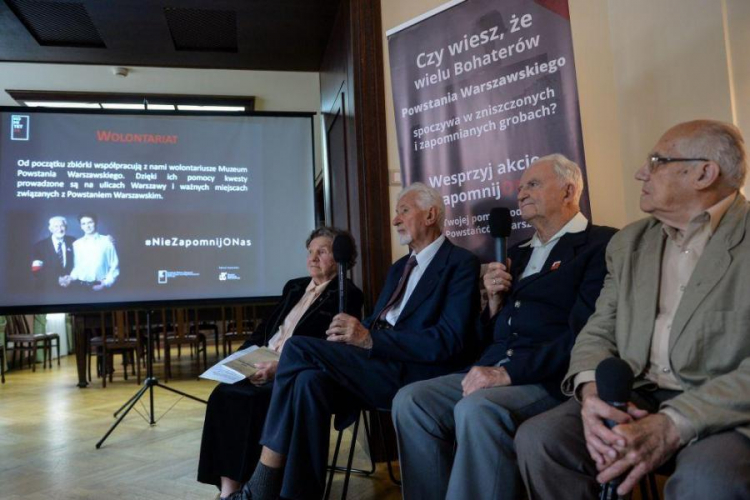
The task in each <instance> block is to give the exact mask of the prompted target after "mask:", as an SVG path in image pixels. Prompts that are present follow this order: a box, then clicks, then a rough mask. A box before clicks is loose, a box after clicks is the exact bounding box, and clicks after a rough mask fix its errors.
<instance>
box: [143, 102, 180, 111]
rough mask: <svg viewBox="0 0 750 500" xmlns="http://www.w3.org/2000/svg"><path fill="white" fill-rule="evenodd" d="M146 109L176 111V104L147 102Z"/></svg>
mask: <svg viewBox="0 0 750 500" xmlns="http://www.w3.org/2000/svg"><path fill="white" fill-rule="evenodd" d="M146 109H148V110H151V111H174V104H151V103H148V104H146Z"/></svg>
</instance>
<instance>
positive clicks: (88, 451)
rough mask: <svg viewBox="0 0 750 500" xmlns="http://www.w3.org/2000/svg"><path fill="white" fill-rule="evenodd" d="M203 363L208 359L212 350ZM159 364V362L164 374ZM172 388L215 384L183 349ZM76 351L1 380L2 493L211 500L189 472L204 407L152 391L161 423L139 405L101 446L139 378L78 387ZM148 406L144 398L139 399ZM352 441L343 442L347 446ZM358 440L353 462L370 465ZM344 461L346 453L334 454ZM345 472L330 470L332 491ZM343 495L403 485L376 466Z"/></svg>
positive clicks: (53, 498)
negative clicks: (53, 362) (201, 374)
mask: <svg viewBox="0 0 750 500" xmlns="http://www.w3.org/2000/svg"><path fill="white" fill-rule="evenodd" d="M209 362H211V359H210V358H209ZM161 366H162V363H160V362H159V363H157V365H156V376H157V377H161V376H162V374H161ZM173 371H174V374H173V375H174V377H175V379H174V380H172V379H170V381H169V384H168V385H169V386H170V387H174V388H175V389H179V390H181V391H184V392H187V393H189V394H191V395H194V396H197V397H200V398H203V399H206V398H208V395H209V394H210V393H211V390H212V389H213V387H214V385H215V384H214V383H213V382H210V381H206V380H200V381H198V380H197V379H196V378H195V377H196V375H197V370H196V368H195V366H194V365H192V364H191V361H190V358H189V356H183V357H182V360H181V361H180V362H179V363H176V364H173ZM76 383H77V377H76V370H75V363H74V358H73V357H72V356H68V357H65V358H63V359H62V365H61V366H60V367H57V366H55V367H54V368H52V369H46V370H42V369H41V364H39V365H37V371H36V373H32V372H31V370H29V369H24V370H15V371H11V372H10V373H8V374H7V375H6V383H5V384H4V385H0V499H2V500H21V499H23V500H58V499H66V500H73V499H75V500H85V499H92V500H93V499H96V500H103V499H127V500H130V499H134V500H137V499H144V500H146V499H148V500H159V499H183V500H188V499H196V500H211V499H213V498H214V497H215V496H216V493H217V490H216V488H214V487H213V486H209V485H205V484H201V483H198V482H197V481H196V480H195V477H196V471H197V467H198V451H199V448H200V438H201V429H202V426H203V418H204V414H205V405H203V404H201V403H196V402H194V401H192V400H189V399H185V398H181V397H179V396H176V395H174V394H173V393H171V392H169V391H166V390H162V389H160V388H156V389H154V392H155V408H156V411H155V413H156V419H157V424H156V425H155V426H150V425H149V424H148V421H147V420H146V413H147V409H146V406H144V405H139V406H137V407H136V409H137V410H138V411H139V413H140V414H136V413H135V410H134V411H133V412H131V413H130V414H129V415H128V416H127V417H126V418H125V420H123V422H122V423H121V424H120V426H119V427H118V428H117V429H116V430H115V431H114V433H113V434H112V435H111V436H110V437H109V438H108V439H107V441H106V442H105V443H104V445H103V446H102V448H101V449H99V450H97V449H95V444H96V442H97V441H99V439H101V437H102V436H103V435H104V434H105V433H106V431H107V429H109V427H110V426H111V425H112V423H113V422H114V419H113V417H112V413H113V412H114V411H115V410H117V409H118V408H119V407H120V406H121V405H122V404H123V403H124V402H125V401H127V399H129V398H130V397H131V396H132V395H133V394H135V392H136V391H137V390H138V388H139V386H137V385H136V382H135V377H133V378H131V379H130V380H128V381H124V380H123V379H122V368H121V367H119V366H118V369H117V371H116V373H115V380H114V382H113V383H111V384H108V385H107V388H106V389H102V387H101V382H100V381H99V380H95V381H94V382H93V384H91V385H90V386H89V387H88V388H86V389H79V388H77V387H76ZM142 401H143V403H144V404H145V405H147V404H148V400H147V398H143V399H142ZM347 449H348V448H347ZM366 461H367V458H366V455H365V453H364V451H363V450H361V449H359V447H358V448H357V453H356V455H355V466H361V467H363V468H364V467H365V466H366ZM340 462H343V460H340ZM342 482H343V474H336V479H335V482H334V489H333V494H332V495H331V498H332V499H333V498H338V494H339V492H340V488H341V484H342ZM348 498H350V499H353V500H359V499H369V498H378V499H386V500H396V499H400V498H401V494H400V490H399V488H398V487H397V486H395V485H393V484H392V483H391V482H390V481H389V480H388V475H387V472H386V467H385V465H384V464H378V470H377V472H376V473H375V474H374V475H373V476H372V477H357V476H354V475H353V476H352V480H351V483H350V486H349V495H348Z"/></svg>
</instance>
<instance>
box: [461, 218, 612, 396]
mask: <svg viewBox="0 0 750 500" xmlns="http://www.w3.org/2000/svg"><path fill="white" fill-rule="evenodd" d="M616 231H617V230H616V229H613V228H611V227H604V226H594V225H591V224H589V226H588V227H587V228H586V230H585V231H583V232H580V233H568V234H566V235H564V236H563V237H562V238H560V241H558V242H557V244H556V245H555V247H554V248H553V249H552V252H551V253H550V255H549V257H548V258H547V261H546V262H545V263H544V267H543V268H542V270H541V271H540V272H538V273H536V274H532V275H531V276H528V277H526V278H524V279H521V275H522V274H523V271H524V269H525V268H526V264H527V263H528V262H529V258H530V257H531V253H532V251H533V248H531V247H523V248H522V247H520V246H518V245H517V246H514V247H513V248H511V249H510V251H509V255H508V256H509V257H510V259H511V275H512V276H513V286H512V288H511V290H510V293H509V295H508V296H507V297H506V298H505V302H504V304H503V308H502V309H501V310H500V311H499V312H498V313H497V314H496V315H495V317H494V318H491V319H490V318H488V312H487V310H486V309H485V311H483V313H482V316H481V317H480V319H479V326H478V328H479V330H480V335H481V336H482V338H483V339H484V341H485V342H486V343H488V344H489V345H488V347H487V348H486V349H485V350H484V353H483V354H482V357H481V358H480V360H479V361H478V362H477V363H476V364H477V365H478V366H493V365H495V364H496V363H498V362H499V361H501V360H503V359H505V358H508V362H507V363H505V364H504V365H502V366H504V367H505V369H506V370H507V371H508V375H510V379H511V383H512V384H513V385H523V384H537V383H539V384H542V385H543V386H544V387H545V388H546V389H547V390H548V391H549V393H550V394H551V395H553V396H555V397H557V398H559V399H563V395H562V392H561V391H560V383H561V382H562V379H563V377H564V376H565V372H566V371H567V369H568V363H569V362H570V351H571V349H572V348H573V344H574V343H575V339H576V336H577V335H578V332H579V331H580V330H581V328H583V325H585V324H586V321H588V319H589V316H591V314H592V313H593V312H594V305H595V302H596V299H597V298H598V297H599V292H601V289H602V285H603V283H604V277H605V275H606V274H607V267H606V263H605V259H604V255H605V250H606V247H607V243H609V240H610V238H612V236H613V235H614V234H615V232H616Z"/></svg>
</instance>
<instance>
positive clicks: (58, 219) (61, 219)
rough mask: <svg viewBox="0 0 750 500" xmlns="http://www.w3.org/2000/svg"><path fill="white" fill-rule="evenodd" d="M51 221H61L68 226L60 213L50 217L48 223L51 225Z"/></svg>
mask: <svg viewBox="0 0 750 500" xmlns="http://www.w3.org/2000/svg"><path fill="white" fill-rule="evenodd" d="M53 222H62V223H63V224H64V225H65V226H66V227H67V226H68V220H67V219H66V218H65V217H63V216H62V215H55V216H54V217H50V219H49V225H50V226H51V225H52V223H53Z"/></svg>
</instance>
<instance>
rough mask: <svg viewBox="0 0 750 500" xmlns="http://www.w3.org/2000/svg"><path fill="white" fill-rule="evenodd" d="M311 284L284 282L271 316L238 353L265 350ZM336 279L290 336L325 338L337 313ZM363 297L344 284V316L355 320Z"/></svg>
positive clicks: (347, 282)
mask: <svg viewBox="0 0 750 500" xmlns="http://www.w3.org/2000/svg"><path fill="white" fill-rule="evenodd" d="M309 284H310V277H309V276H308V277H306V278H297V279H293V280H289V281H287V283H286V285H284V291H283V292H282V295H281V300H279V303H278V304H276V307H275V308H274V309H273V311H272V312H271V314H270V315H269V316H268V317H267V318H265V319H264V320H263V321H262V322H261V324H260V325H258V327H257V328H256V329H255V331H253V334H252V335H251V336H250V338H249V339H247V340H246V341H245V342H244V343H243V344H242V346H241V347H240V349H245V348H247V347H250V346H251V345H257V346H264V345H268V341H269V340H271V337H273V336H274V335H275V334H276V332H277V331H279V327H280V326H281V325H282V323H283V322H284V320H285V319H286V316H287V314H289V312H290V311H291V310H292V308H293V307H294V306H295V305H297V302H299V301H300V299H301V298H302V296H303V295H304V294H305V290H306V289H307V285H309ZM338 291H339V279H338V277H335V278H333V280H331V282H330V283H328V286H327V287H326V289H325V290H323V293H321V294H320V296H319V297H318V298H317V299H315V302H313V303H312V304H310V307H308V308H307V311H305V314H303V315H302V317H301V318H300V320H299V322H298V323H297V326H296V327H294V332H292V336H295V335H302V336H307V337H317V338H321V339H322V338H325V337H326V330H328V326H329V325H330V324H331V320H332V319H333V317H334V316H336V314H338V312H339V293H338ZM363 301H364V296H363V295H362V291H361V290H360V289H359V288H357V286H356V285H355V284H354V283H352V282H351V280H349V279H347V280H346V312H347V313H348V314H350V315H352V316H354V317H357V318H359V317H361V315H362V303H363Z"/></svg>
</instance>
